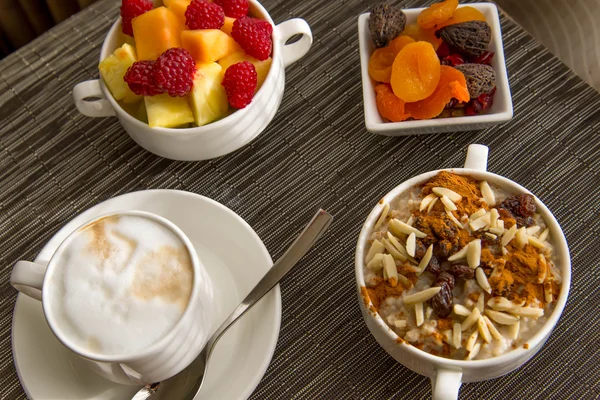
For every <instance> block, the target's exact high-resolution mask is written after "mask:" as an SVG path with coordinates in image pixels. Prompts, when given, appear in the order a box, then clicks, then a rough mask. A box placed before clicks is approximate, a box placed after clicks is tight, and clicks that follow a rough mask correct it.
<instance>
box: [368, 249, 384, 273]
mask: <svg viewBox="0 0 600 400" xmlns="http://www.w3.org/2000/svg"><path fill="white" fill-rule="evenodd" d="M367 268H368V269H370V270H371V271H373V272H378V271H381V269H382V268H383V253H378V254H375V257H373V259H372V260H371V261H369V263H368V264H367Z"/></svg>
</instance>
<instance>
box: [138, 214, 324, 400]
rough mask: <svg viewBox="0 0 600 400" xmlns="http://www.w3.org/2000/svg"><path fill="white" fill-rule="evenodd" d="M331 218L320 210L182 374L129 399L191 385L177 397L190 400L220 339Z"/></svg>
mask: <svg viewBox="0 0 600 400" xmlns="http://www.w3.org/2000/svg"><path fill="white" fill-rule="evenodd" d="M332 220H333V217H332V216H331V215H330V214H329V213H327V211H325V210H319V211H318V212H317V214H316V215H315V216H314V217H313V219H312V220H311V221H310V222H309V223H308V225H307V226H306V228H304V230H303V231H302V233H300V235H299V236H298V237H297V238H296V240H295V241H294V243H292V245H291V246H290V247H289V248H288V249H287V250H286V252H285V253H284V254H283V255H282V256H281V257H280V258H279V260H277V261H276V262H275V264H273V267H271V269H270V270H269V272H267V274H266V275H265V276H264V277H263V278H262V279H261V280H260V282H258V284H257V285H256V286H255V287H254V289H252V291H251V292H250V293H249V294H248V296H246V298H245V299H244V300H243V301H242V302H241V303H240V305H239V306H237V307H236V309H235V310H233V312H232V313H231V315H229V317H227V319H226V320H225V321H224V322H223V323H222V324H221V326H220V327H219V329H217V331H216V332H215V333H214V334H213V335H212V336H211V337H210V339H209V340H208V342H207V343H206V346H204V349H203V350H202V352H201V353H200V354H199V355H198V357H197V358H196V359H195V360H194V361H193V362H192V363H191V364H190V365H189V366H188V367H187V368H186V369H184V370H183V371H181V372H180V373H179V374H177V375H175V376H174V377H172V378H169V379H167V380H165V381H162V382H157V383H153V384H151V385H146V386H144V387H143V388H142V389H140V390H139V391H138V392H137V393H136V394H135V395H134V396H133V398H132V400H148V399H150V398H152V399H158V398H159V397H163V396H168V397H164V398H168V399H173V397H172V395H173V394H172V393H171V394H169V392H170V391H171V390H175V389H176V388H179V389H181V387H182V385H185V384H186V383H188V384H189V383H192V382H193V386H192V387H191V388H190V389H189V390H188V391H187V392H185V393H181V394H180V396H181V398H182V399H184V400H193V398H194V397H195V396H196V394H197V393H198V391H199V390H200V388H201V387H202V383H203V382H204V376H205V375H206V369H207V367H208V359H209V357H210V355H211V353H212V351H213V348H214V347H215V344H216V343H217V341H218V340H219V339H220V338H221V336H222V335H223V334H224V333H225V332H226V331H227V329H229V327H231V325H233V324H234V323H235V322H236V321H237V320H238V319H239V318H240V317H241V316H242V315H244V313H245V312H246V311H248V310H249V309H251V308H252V306H254V305H255V304H256V303H257V302H258V301H259V300H260V299H262V297H263V296H264V295H265V294H267V293H268V292H269V291H270V290H271V289H272V288H273V287H274V286H275V285H277V283H279V281H280V280H281V279H282V278H283V277H284V276H285V275H286V274H287V273H288V272H289V271H290V270H291V269H292V267H293V266H294V265H296V263H297V262H298V261H299V260H300V258H302V256H304V254H306V252H307V251H308V250H310V248H311V247H312V246H313V245H314V244H315V243H316V241H317V240H318V239H319V238H320V237H321V235H323V233H324V232H325V231H326V230H327V227H329V225H330V224H331V221H332Z"/></svg>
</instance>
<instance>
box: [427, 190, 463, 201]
mask: <svg viewBox="0 0 600 400" xmlns="http://www.w3.org/2000/svg"><path fill="white" fill-rule="evenodd" d="M431 191H432V192H433V193H435V194H437V195H438V196H439V197H443V196H446V197H447V198H449V199H450V200H451V201H452V202H453V203H458V202H459V201H461V200H462V196H461V195H460V194H458V193H456V192H455V191H453V190H450V189H446V188H443V187H434V188H433V189H431Z"/></svg>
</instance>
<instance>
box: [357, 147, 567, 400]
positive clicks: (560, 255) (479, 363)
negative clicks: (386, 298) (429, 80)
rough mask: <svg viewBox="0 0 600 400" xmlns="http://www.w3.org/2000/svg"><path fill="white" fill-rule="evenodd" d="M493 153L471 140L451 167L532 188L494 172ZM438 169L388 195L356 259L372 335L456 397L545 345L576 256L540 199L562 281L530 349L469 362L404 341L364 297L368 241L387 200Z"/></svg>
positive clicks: (440, 391) (511, 186) (437, 394)
mask: <svg viewBox="0 0 600 400" xmlns="http://www.w3.org/2000/svg"><path fill="white" fill-rule="evenodd" d="M487 154H488V148H487V147H485V146H482V145H470V146H469V150H468V152H467V160H466V162H465V167H464V168H453V169H450V170H449V171H451V172H454V173H457V174H460V175H470V176H473V177H474V178H475V179H478V180H483V179H485V180H487V181H488V182H492V183H495V184H497V185H498V186H500V187H502V188H505V189H507V190H508V191H510V192H513V193H530V192H529V191H528V190H527V189H525V188H524V187H522V186H521V185H519V184H518V183H515V182H513V181H511V180H509V179H507V178H504V177H502V176H499V175H496V174H493V173H491V172H487V171H486V168H487ZM438 172H439V171H431V172H426V173H424V174H421V175H418V176H416V177H414V178H412V179H409V180H407V181H405V182H403V183H402V184H400V185H399V186H397V187H396V188H394V189H393V190H392V191H391V192H389V193H388V194H386V195H385V196H384V197H383V199H382V200H381V201H380V202H379V203H378V204H377V205H376V206H375V208H374V209H373V210H372V211H371V213H370V214H369V216H368V217H367V220H366V221H365V223H364V225H363V227H362V229H361V231H360V234H359V237H358V243H357V245H356V254H355V260H354V263H355V274H356V287H357V291H358V299H359V304H360V310H361V313H362V315H363V318H364V320H365V323H366V324H367V327H368V328H369V330H370V331H371V334H373V336H374V337H375V339H376V340H377V342H378V343H379V344H380V345H381V346H382V347H383V348H384V350H385V351H387V352H388V353H389V354H390V355H391V356H392V357H393V358H394V359H396V361H398V362H400V363H401V364H403V365H404V366H405V367H407V368H409V369H411V370H412V371H414V372H416V373H418V374H421V375H425V376H427V377H429V378H430V379H431V384H432V387H433V390H432V393H433V397H434V399H456V398H457V397H458V391H459V389H460V385H461V383H462V382H476V381H483V380H487V379H493V378H497V377H499V376H501V375H504V374H507V373H509V372H511V371H513V370H515V369H516V368H518V367H520V366H521V365H523V364H524V363H525V362H527V360H529V359H530V358H531V357H533V356H534V355H535V353H537V352H538V350H539V349H540V348H541V347H542V346H543V345H544V343H545V342H546V340H547V339H548V337H549V336H550V334H551V333H552V330H553V329H554V326H555V325H556V323H557V322H558V319H559V317H560V315H561V313H562V311H563V309H564V307H565V304H566V302H567V296H568V294H569V287H570V284H571V259H570V256H569V247H568V245H567V239H566V238H565V235H564V233H563V231H562V230H561V228H560V226H559V224H558V222H557V221H556V218H554V216H553V215H552V213H551V212H550V210H548V208H547V207H546V206H545V205H544V204H543V203H542V202H541V201H540V200H539V199H538V198H536V206H537V210H538V212H539V213H540V214H541V215H542V217H543V218H544V221H545V222H546V224H547V226H548V228H550V235H551V237H552V241H553V244H554V247H555V248H554V250H555V256H556V266H557V267H558V268H559V269H560V271H561V273H562V283H561V288H560V294H559V296H558V299H557V301H556V305H555V308H554V310H553V311H552V314H550V316H549V317H548V321H547V322H546V323H545V324H544V325H543V326H542V327H541V328H540V329H539V331H538V332H537V333H536V334H535V335H534V336H533V337H532V338H531V339H529V340H528V341H527V344H528V345H529V346H528V348H527V349H525V348H524V347H519V348H517V349H514V350H511V351H509V352H507V353H505V354H502V355H500V356H497V357H492V358H488V359H483V360H471V361H463V360H453V359H448V358H444V357H438V356H434V355H432V354H429V353H427V352H425V351H422V350H419V349H417V348H416V347H414V346H412V345H410V344H408V343H407V342H401V343H398V335H396V333H395V332H394V331H392V330H391V329H390V328H389V327H388V326H387V324H386V323H385V321H384V320H383V319H382V318H381V316H380V315H379V313H377V312H374V311H371V309H372V303H371V301H370V300H368V299H363V298H362V295H361V288H362V287H364V286H366V284H365V279H364V273H363V268H364V261H363V260H364V259H365V254H366V245H367V240H368V237H369V232H370V231H371V229H372V227H373V225H374V224H375V222H376V221H377V219H378V218H379V215H380V213H381V210H382V208H383V205H384V204H385V203H388V202H391V200H393V199H394V198H396V197H397V196H399V195H400V194H401V193H403V192H404V191H406V190H407V189H409V188H410V187H412V186H414V185H417V184H420V183H423V182H424V181H426V180H428V179H430V178H431V177H433V176H434V175H436V174H437V173H438Z"/></svg>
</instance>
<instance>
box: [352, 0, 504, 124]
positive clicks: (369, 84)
mask: <svg viewBox="0 0 600 400" xmlns="http://www.w3.org/2000/svg"><path fill="white" fill-rule="evenodd" d="M465 6H469V7H473V8H475V9H477V10H480V11H481V10H487V11H489V12H491V13H492V15H493V18H492V20H491V21H486V22H488V24H490V25H491V28H492V34H493V37H494V41H495V43H496V47H495V48H494V49H492V50H494V51H495V57H496V59H497V60H498V64H499V65H500V67H501V70H500V71H496V86H497V87H501V88H502V93H503V98H504V100H505V101H506V104H507V105H508V108H507V109H505V110H502V111H500V112H495V113H488V114H480V115H470V116H464V117H447V118H433V119H426V120H413V121H402V122H385V121H384V122H375V121H373V120H371V119H370V118H368V117H367V116H368V111H367V108H372V107H375V109H376V105H375V102H374V100H372V101H371V100H367V99H370V98H373V99H374V97H375V96H374V95H373V93H374V91H375V86H374V84H373V80H372V79H371V77H370V76H369V59H368V58H367V59H365V58H364V57H363V55H364V54H366V53H367V43H365V42H364V37H363V35H361V34H360V32H361V30H363V29H365V30H366V31H367V32H368V31H369V28H368V18H369V15H370V13H364V14H361V15H360V16H359V17H358V28H359V35H358V39H359V55H360V62H361V77H362V88H363V105H364V109H365V110H364V115H365V125H366V127H367V130H368V131H370V132H373V133H381V134H385V133H386V132H390V131H402V130H410V129H416V128H435V127H439V126H440V125H443V126H455V125H478V124H490V123H501V122H506V121H508V120H510V119H511V118H512V117H513V104H512V97H511V93H510V85H509V83H508V72H507V69H506V59H505V56H504V42H503V41H502V26H501V25H500V17H499V15H498V8H497V7H496V5H495V4H493V3H465V4H459V7H465ZM424 9H425V8H409V9H403V11H404V12H405V13H406V12H409V13H417V12H421V11H422V10H424Z"/></svg>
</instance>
